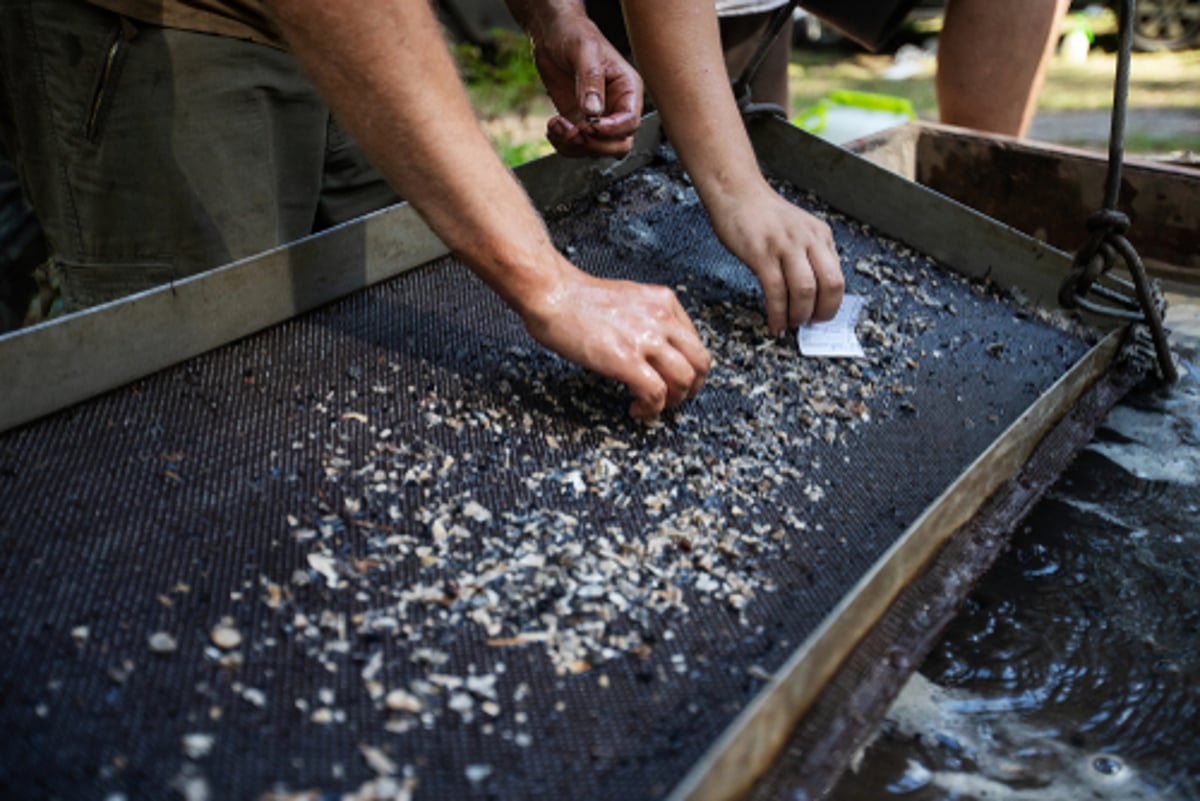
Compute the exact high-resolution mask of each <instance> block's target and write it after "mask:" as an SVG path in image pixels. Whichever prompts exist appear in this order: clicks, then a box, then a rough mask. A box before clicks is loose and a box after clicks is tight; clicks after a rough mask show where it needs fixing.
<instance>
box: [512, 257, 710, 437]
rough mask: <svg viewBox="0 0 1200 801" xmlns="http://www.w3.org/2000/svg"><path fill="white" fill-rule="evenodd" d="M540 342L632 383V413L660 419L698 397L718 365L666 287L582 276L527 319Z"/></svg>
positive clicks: (544, 301)
mask: <svg viewBox="0 0 1200 801" xmlns="http://www.w3.org/2000/svg"><path fill="white" fill-rule="evenodd" d="M523 318H524V320H525V327H526V329H527V330H528V331H529V333H530V335H532V336H533V338H534V339H536V340H537V341H538V342H540V343H542V344H543V345H545V346H546V347H547V348H549V349H550V350H553V351H555V352H556V353H558V354H559V355H561V356H563V357H564V358H566V359H569V360H571V361H573V362H575V363H576V364H579V365H581V366H583V367H586V368H588V369H590V370H593V371H594V372H596V373H599V374H600V375H603V376H606V377H608V378H613V379H615V380H617V381H620V382H621V383H623V384H625V385H626V386H627V387H628V388H629V390H630V392H632V393H633V395H634V401H633V402H632V403H631V404H630V406H629V414H630V416H632V417H635V418H646V417H653V416H655V415H657V414H659V413H660V412H662V411H663V409H667V408H671V407H674V406H678V405H679V404H681V403H683V402H684V401H686V400H688V399H690V398H692V397H694V396H695V395H696V393H697V392H699V391H700V387H701V386H702V385H703V384H704V378H705V376H706V375H707V374H708V369H709V366H710V364H711V362H712V359H711V357H710V356H709V353H708V350H707V349H706V348H705V347H704V345H703V343H702V342H701V341H700V336H699V335H698V334H697V333H696V328H695V326H693V325H692V322H691V320H689V319H688V316H687V313H686V312H684V310H683V307H682V306H681V305H680V304H679V300H678V299H677V298H676V297H675V293H674V292H672V291H671V290H670V289H668V288H667V287H662V286H647V285H644V284H638V283H633V282H629V281H610V280H604V279H600V278H595V277H593V276H590V275H587V274H586V273H583V272H579V271H575V272H574V273H572V274H571V275H570V277H569V278H568V280H567V281H566V282H564V283H563V284H562V285H560V286H559V287H558V289H557V290H556V291H555V292H554V293H553V294H552V295H550V296H548V297H546V298H543V299H541V301H540V302H538V303H536V304H533V305H532V306H531V307H529V309H528V310H527V311H526V312H525V313H524V314H523Z"/></svg>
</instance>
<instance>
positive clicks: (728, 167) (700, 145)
mask: <svg viewBox="0 0 1200 801" xmlns="http://www.w3.org/2000/svg"><path fill="white" fill-rule="evenodd" d="M622 7H623V8H624V10H625V16H626V18H627V19H628V21H629V25H628V28H629V36H630V40H631V43H632V45H633V51H634V56H635V58H636V59H637V63H638V68H639V69H640V70H641V73H642V80H644V81H645V83H646V86H647V87H648V89H649V93H650V95H651V96H653V98H654V102H655V104H656V105H657V107H658V109H659V112H660V114H661V115H662V119H663V125H664V127H665V128H666V130H667V135H668V136H669V137H670V139H671V143H672V144H673V145H674V146H675V149H676V151H677V152H678V153H679V157H680V159H681V160H682V161H683V164H684V166H685V167H686V168H687V170H688V173H689V174H690V175H691V177H692V180H693V181H695V183H696V189H697V191H699V193H700V197H701V198H702V199H703V200H704V201H705V204H706V205H709V206H710V208H711V204H712V203H713V202H716V201H719V200H720V199H721V198H722V197H725V196H731V195H735V194H739V193H740V192H742V191H745V190H746V189H747V188H748V187H751V186H755V187H756V188H757V185H758V184H760V183H762V178H761V174H760V173H759V169H758V162H757V160H756V158H755V156H754V151H753V149H752V148H751V146H750V141H749V139H748V138H747V137H745V136H737V135H730V133H731V132H732V131H738V130H740V129H741V128H742V126H743V123H742V119H741V116H740V115H739V114H738V111H737V104H736V102H734V101H733V90H732V88H731V87H730V82H729V78H728V76H727V75H726V72H725V62H724V57H723V55H722V53H721V39H720V32H719V30H718V27H717V17H716V12H715V11H714V8H713V4H712V2H711V0H622Z"/></svg>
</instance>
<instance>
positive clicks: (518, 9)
mask: <svg viewBox="0 0 1200 801" xmlns="http://www.w3.org/2000/svg"><path fill="white" fill-rule="evenodd" d="M504 4H505V5H506V6H508V11H509V13H510V14H512V16H513V19H514V20H516V21H517V24H518V25H520V26H521V28H522V30H524V31H525V32H526V33H528V34H529V35H530V36H531V37H532V38H533V39H534V40H535V41H536V40H537V38H538V35H539V33H540V32H541V30H542V28H543V26H545V25H546V24H547V23H548V22H550V21H552V20H554V19H555V18H556V17H560V16H571V15H576V14H582V15H583V16H587V11H586V10H585V9H584V7H583V0H504Z"/></svg>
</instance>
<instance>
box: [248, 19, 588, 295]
mask: <svg viewBox="0 0 1200 801" xmlns="http://www.w3.org/2000/svg"><path fill="white" fill-rule="evenodd" d="M270 4H271V6H272V10H273V12H274V14H275V17H276V19H277V21H278V23H279V25H280V28H281V29H282V31H283V35H284V37H285V39H286V40H287V42H288V45H289V47H290V48H291V50H292V52H293V53H294V54H295V56H296V58H297V59H298V60H299V62H300V64H301V66H302V67H303V68H304V69H305V71H306V72H307V73H308V75H309V76H310V77H311V78H312V80H313V82H314V83H315V84H316V86H317V88H318V90H319V91H320V92H321V95H322V97H324V98H325V100H326V102H328V103H329V104H330V106H331V107H332V109H333V111H334V113H335V114H336V115H337V116H338V118H339V119H340V120H341V122H342V123H343V124H344V125H345V126H346V128H347V129H348V130H349V131H350V133H351V134H352V135H353V136H354V138H355V140H356V141H357V142H358V144H359V145H360V146H361V147H362V148H363V150H364V152H365V153H366V154H367V156H368V157H369V158H370V159H371V161H372V162H373V163H374V164H375V165H376V166H377V167H378V168H379V169H380V171H381V172H382V173H383V174H384V176H385V177H386V178H387V179H388V181H389V182H390V183H391V184H392V185H393V186H394V187H395V188H396V190H397V191H398V192H399V193H400V194H401V195H402V196H403V197H404V198H405V199H406V200H408V201H409V202H410V203H412V204H413V206H415V207H416V209H417V210H418V211H419V212H420V213H421V215H422V216H423V217H424V218H425V220H426V221H427V222H428V223H429V225H430V227H431V228H432V229H433V230H434V232H435V233H437V235H438V236H439V237H441V239H442V240H443V241H444V242H445V243H446V244H447V246H449V247H450V249H451V250H452V251H454V252H455V253H456V254H458V255H459V256H460V257H461V258H462V259H463V260H464V261H465V262H466V263H467V264H468V265H469V266H470V267H471V268H472V269H473V270H475V271H476V272H477V273H478V274H479V275H480V277H482V278H483V279H484V280H485V281H486V282H487V283H488V284H489V285H490V286H491V287H492V288H493V289H495V290H496V291H497V292H498V293H499V294H500V295H501V297H503V298H504V300H505V301H506V302H508V303H509V304H510V305H512V306H513V307H514V308H516V309H517V311H518V312H521V313H522V314H525V313H527V312H529V311H530V308H529V305H530V304H531V303H537V302H539V301H540V300H542V299H544V298H547V297H552V296H553V294H554V292H555V287H556V283H557V282H558V281H559V279H560V273H561V271H562V270H563V269H564V268H568V269H569V265H568V264H566V263H565V262H564V261H563V260H562V259H561V258H559V257H558V253H557V251H555V250H554V248H553V245H552V244H551V242H550V240H549V237H548V235H547V233H546V231H545V228H544V226H543V225H542V222H541V219H540V218H539V217H538V215H537V213H536V212H535V211H534V210H533V208H532V207H531V205H530V204H529V202H528V200H527V198H526V196H525V194H524V191H523V190H522V189H521V187H520V185H519V184H518V183H517V182H516V180H515V178H514V177H513V176H512V174H511V173H510V172H509V171H508V170H507V169H506V168H505V167H504V166H503V164H502V163H501V162H500V161H499V159H498V158H497V157H496V155H495V153H494V152H493V151H492V148H491V146H490V145H489V143H488V141H487V139H486V138H485V137H484V135H483V133H482V131H481V130H480V128H479V125H478V123H477V122H476V120H475V116H474V113H473V112H472V110H471V107H470V105H469V103H468V101H467V98H466V94H465V92H464V91H463V89H462V86H461V84H460V83H459V81H458V76H457V73H456V71H455V68H454V64H453V61H452V60H451V58H450V54H449V51H448V49H447V48H446V46H445V44H444V42H443V39H442V33H441V30H440V28H439V26H438V23H437V21H436V19H435V18H434V16H433V13H432V12H431V10H430V7H429V4H428V3H427V2H426V0H387V2H378V3H352V4H346V3H344V2H342V0H270Z"/></svg>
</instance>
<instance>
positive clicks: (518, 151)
mask: <svg viewBox="0 0 1200 801" xmlns="http://www.w3.org/2000/svg"><path fill="white" fill-rule="evenodd" d="M490 138H491V140H492V146H493V147H495V148H496V152H497V153H498V154H499V156H500V160H501V161H503V162H504V163H505V164H507V165H508V166H509V167H515V166H517V165H518V164H524V163H525V162H527V161H533V160H534V159H536V158H541V157H542V156H545V155H547V154H549V153H553V152H554V148H553V147H552V146H551V144H550V142H549V141H547V140H546V139H545V138H544V137H542V138H540V139H516V138H514V137H513V136H510V135H508V134H499V135H497V136H493V137H490Z"/></svg>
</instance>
